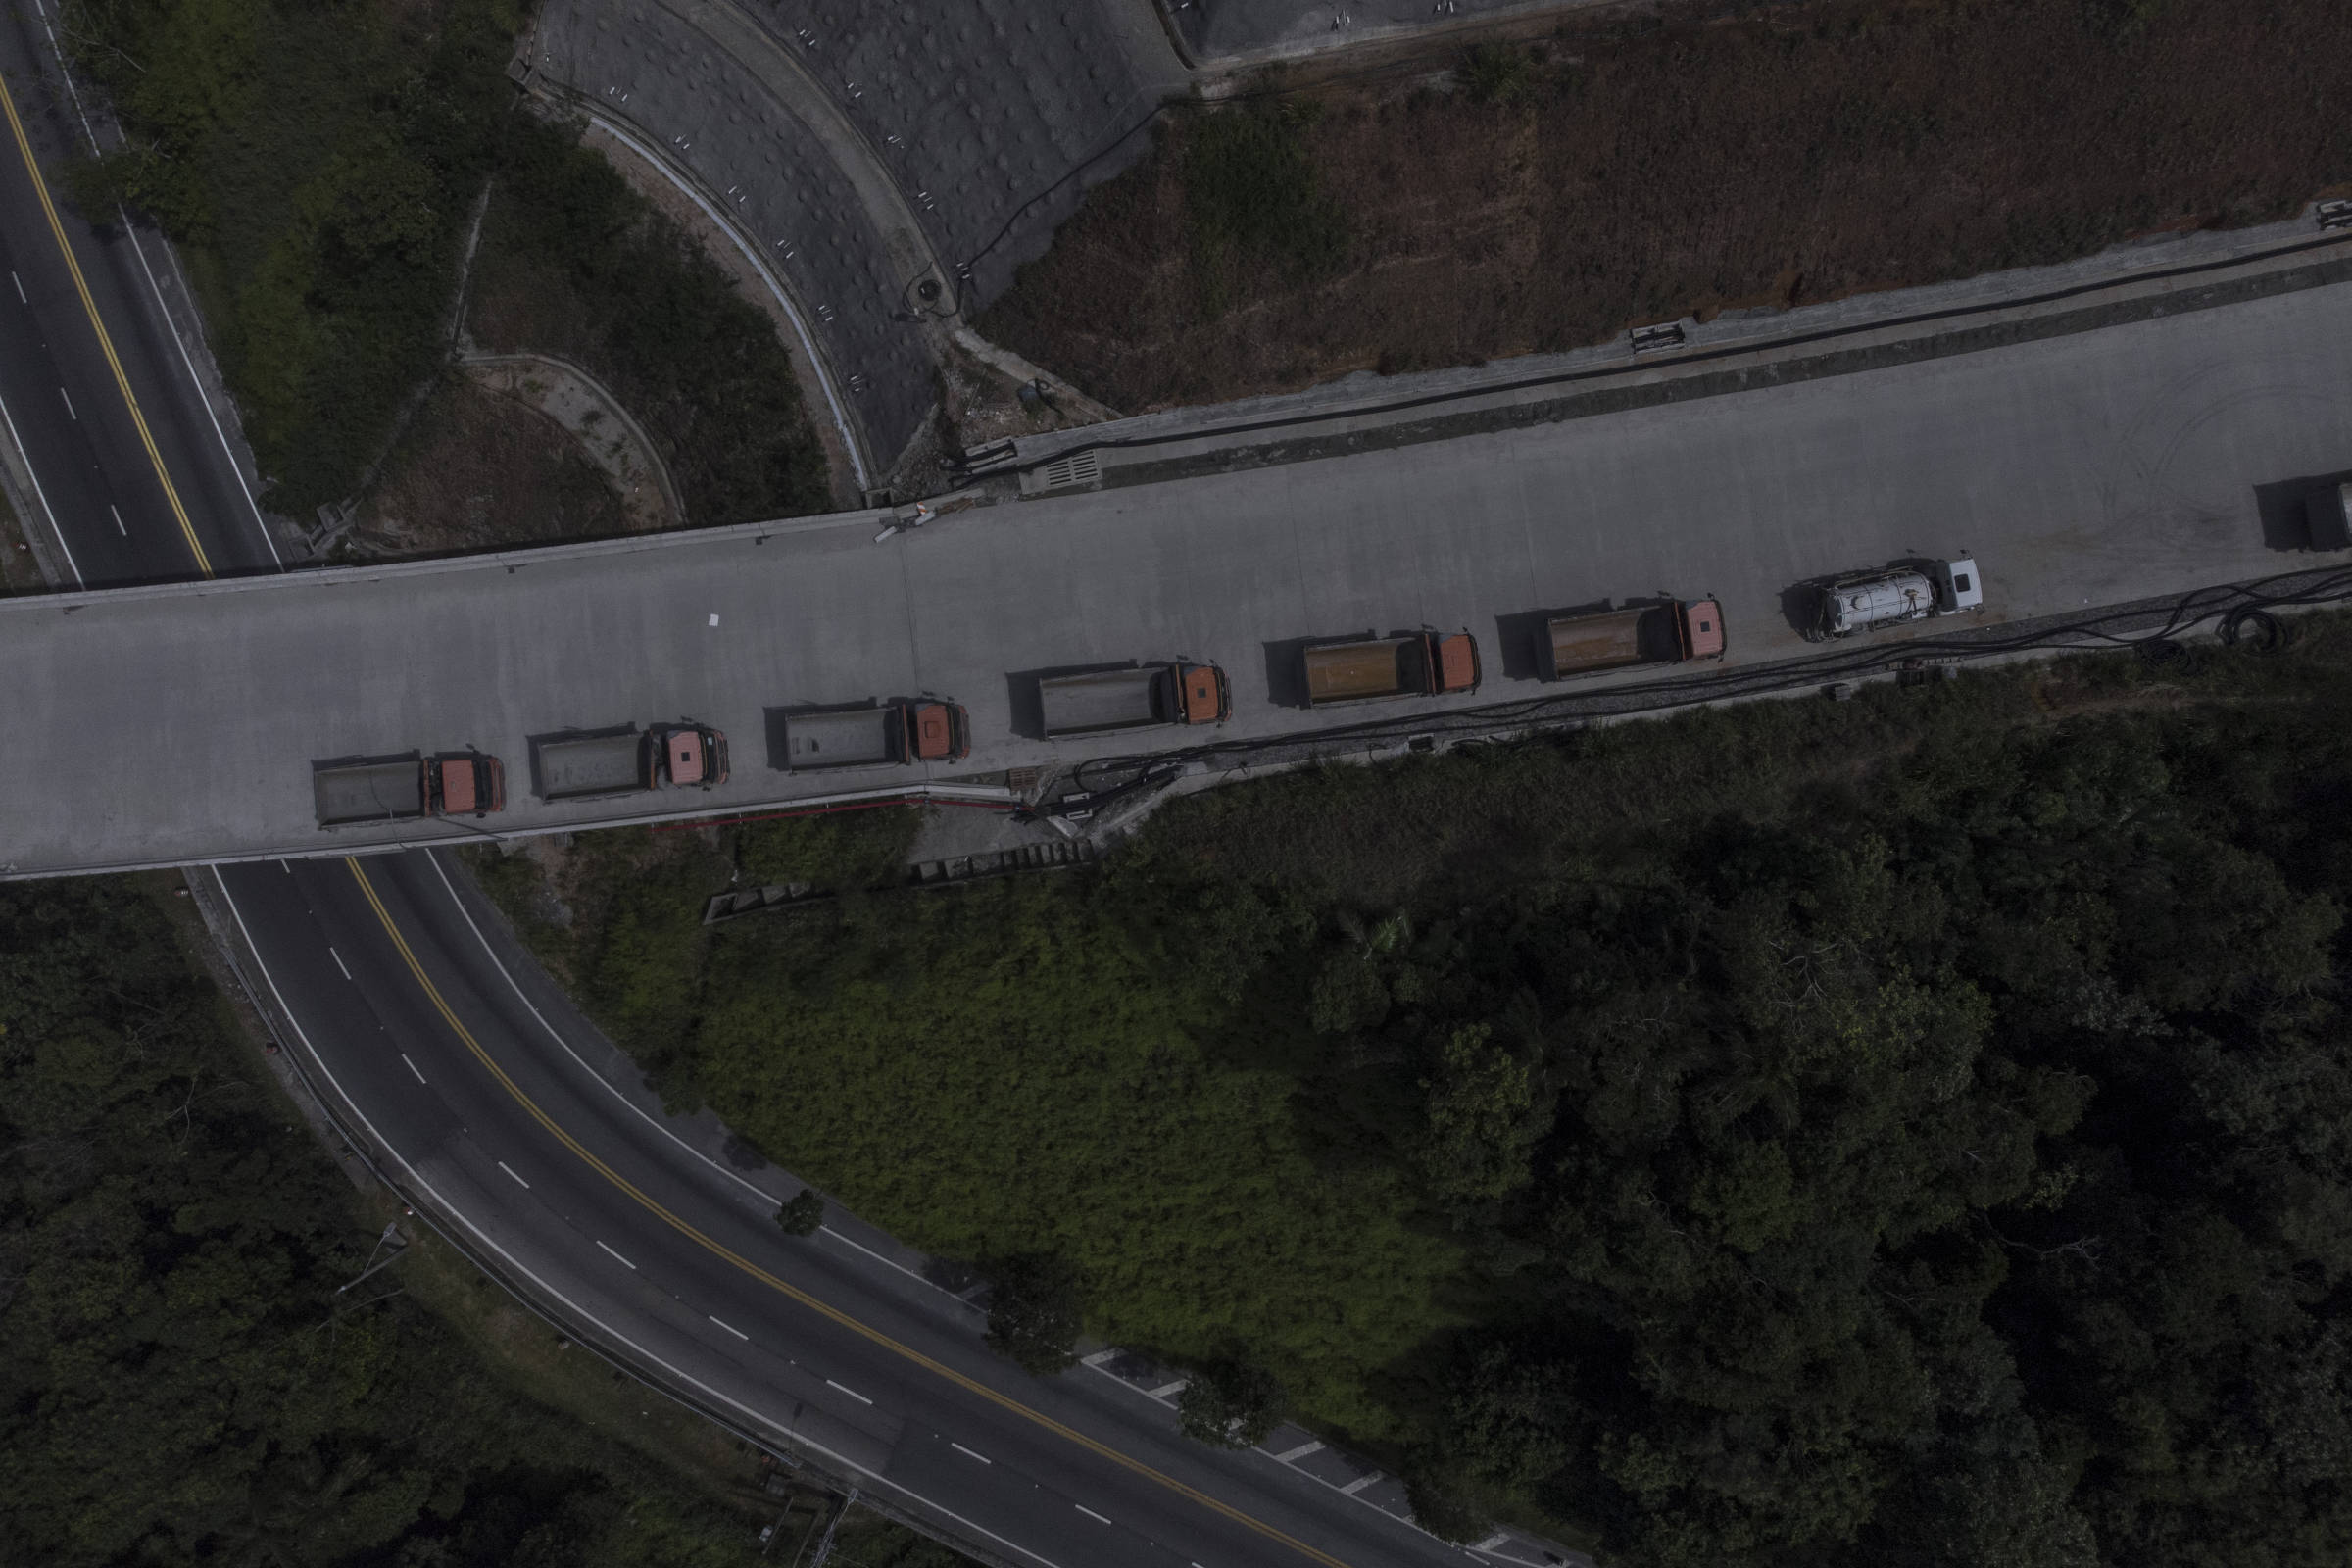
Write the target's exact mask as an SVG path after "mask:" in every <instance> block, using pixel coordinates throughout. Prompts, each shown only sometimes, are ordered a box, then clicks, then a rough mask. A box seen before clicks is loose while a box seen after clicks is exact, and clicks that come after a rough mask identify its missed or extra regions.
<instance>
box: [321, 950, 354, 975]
mask: <svg viewBox="0 0 2352 1568" xmlns="http://www.w3.org/2000/svg"><path fill="white" fill-rule="evenodd" d="M326 956H328V957H330V958H332V959H334V960H335V967H336V968H338V969H340V970H342V971H343V978H344V979H346V980H348V979H350V978H351V965H350V964H347V963H345V962H344V961H343V955H341V954H340V953H337V952H336V951H335V950H334V948H333V947H332V946H329V947H328V948H327V950H326Z"/></svg>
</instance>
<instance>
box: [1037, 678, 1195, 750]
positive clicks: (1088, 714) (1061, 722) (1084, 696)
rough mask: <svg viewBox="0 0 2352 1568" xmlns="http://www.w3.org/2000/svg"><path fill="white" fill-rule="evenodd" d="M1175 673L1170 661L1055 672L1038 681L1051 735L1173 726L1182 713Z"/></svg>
mask: <svg viewBox="0 0 2352 1568" xmlns="http://www.w3.org/2000/svg"><path fill="white" fill-rule="evenodd" d="M1175 677H1176V672H1175V669H1174V667H1173V666H1171V665H1168V664H1147V665H1145V666H1144V667H1143V668H1141V669H1104V670H1097V671H1094V672H1092V673H1090V674H1085V675H1055V676H1054V677H1052V678H1051V679H1048V680H1041V681H1039V682H1038V683H1037V695H1038V702H1039V705H1040V707H1041V708H1042V709H1043V710H1044V712H1045V720H1046V733H1047V734H1048V735H1085V734H1091V733H1093V732H1094V731H1096V730H1106V729H1134V728H1137V727H1139V726H1141V725H1146V724H1170V723H1174V722H1175V721H1176V720H1177V718H1178V717H1179V716H1180V715H1179V714H1178V712H1177V711H1176V705H1175V703H1174V702H1173V701H1172V699H1173V697H1174V696H1175V692H1174V690H1173V687H1174V685H1175Z"/></svg>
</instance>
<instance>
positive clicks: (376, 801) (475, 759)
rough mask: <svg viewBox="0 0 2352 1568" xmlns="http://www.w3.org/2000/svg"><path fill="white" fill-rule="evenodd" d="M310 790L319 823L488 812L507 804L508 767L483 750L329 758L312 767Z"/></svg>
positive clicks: (331, 824)
mask: <svg viewBox="0 0 2352 1568" xmlns="http://www.w3.org/2000/svg"><path fill="white" fill-rule="evenodd" d="M311 794H312V797H313V799H314V800H315V801H316V802H317V804H318V807H319V826H320V827H340V826H342V825H344V824H345V823H350V822H390V821H398V820H400V819H401V818H403V817H413V816H486V815H488V814H489V813H490V812H492V811H503V810H505V809H507V769H506V766H505V764H504V763H502V762H500V761H499V760H498V759H497V758H495V757H485V756H483V755H482V754H481V753H479V752H449V753H445V754H443V755H442V756H439V757H417V756H415V755H411V756H408V757H403V758H397V759H394V760H390V761H376V762H341V763H336V762H329V763H326V764H324V765H322V766H319V767H315V768H313V769H312V770H311Z"/></svg>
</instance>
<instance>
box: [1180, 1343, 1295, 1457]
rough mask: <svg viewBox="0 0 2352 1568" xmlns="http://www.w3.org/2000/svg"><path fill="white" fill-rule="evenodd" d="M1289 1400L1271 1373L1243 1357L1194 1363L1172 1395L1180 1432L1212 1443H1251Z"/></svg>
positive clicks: (1260, 1440)
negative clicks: (1179, 1391) (1180, 1389)
mask: <svg viewBox="0 0 2352 1568" xmlns="http://www.w3.org/2000/svg"><path fill="white" fill-rule="evenodd" d="M1288 1406H1289V1400H1288V1398H1287V1397H1286V1396H1285V1395H1284V1394H1283V1392H1282V1385H1281V1384H1280V1383H1278V1382H1276V1381H1275V1379H1274V1375H1273V1374H1272V1373H1271V1372H1268V1371H1267V1370H1266V1369H1265V1368H1263V1367H1261V1366H1256V1365H1253V1364H1252V1363H1250V1362H1248V1361H1218V1362H1212V1363H1211V1364H1209V1365H1207V1366H1204V1367H1201V1368H1198V1369H1197V1370H1195V1371H1194V1372H1193V1374H1192V1377H1191V1379H1190V1381H1188V1382H1187V1383H1186V1384H1185V1386H1184V1392H1183V1393H1182V1394H1179V1395H1178V1396H1177V1397H1176V1421H1177V1424H1178V1425H1179V1426H1181V1427H1182V1428H1183V1429H1184V1435H1185V1436H1186V1437H1188V1438H1191V1439H1192V1440H1193V1441H1194V1442H1196V1443H1205V1444H1207V1445H1208V1446H1210V1447H1212V1448H1254V1447H1256V1446H1258V1445H1259V1444H1261V1443H1263V1442H1265V1441H1266V1435H1267V1434H1268V1433H1270V1432H1272V1431H1273V1430H1274V1428H1275V1425H1276V1423H1278V1422H1280V1421H1281V1420H1282V1417H1283V1413H1284V1411H1285V1410H1286V1409H1287V1408H1288Z"/></svg>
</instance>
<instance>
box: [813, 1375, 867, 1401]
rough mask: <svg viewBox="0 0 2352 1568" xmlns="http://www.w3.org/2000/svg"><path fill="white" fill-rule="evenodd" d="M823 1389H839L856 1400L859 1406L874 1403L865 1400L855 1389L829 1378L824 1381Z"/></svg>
mask: <svg viewBox="0 0 2352 1568" xmlns="http://www.w3.org/2000/svg"><path fill="white" fill-rule="evenodd" d="M825 1387H826V1388H828V1389H839V1390H840V1391H841V1392H842V1393H844V1394H846V1395H848V1396H849V1397H851V1398H853V1399H856V1400H857V1401H858V1403H859V1404H871V1403H873V1402H874V1401H873V1400H871V1399H869V1398H867V1397H865V1396H864V1395H862V1394H859V1393H858V1391H857V1390H856V1389H853V1388H851V1387H850V1386H849V1385H848V1384H846V1383H836V1382H834V1381H833V1380H832V1379H831V1378H827V1379H825Z"/></svg>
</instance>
